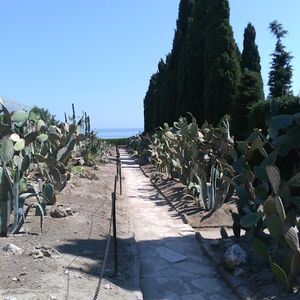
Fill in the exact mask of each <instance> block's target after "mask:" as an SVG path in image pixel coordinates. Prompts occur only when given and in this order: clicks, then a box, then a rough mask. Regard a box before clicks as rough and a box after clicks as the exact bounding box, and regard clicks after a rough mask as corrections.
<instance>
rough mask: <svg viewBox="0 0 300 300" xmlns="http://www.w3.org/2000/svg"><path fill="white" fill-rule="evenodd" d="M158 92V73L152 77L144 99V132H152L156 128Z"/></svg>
mask: <svg viewBox="0 0 300 300" xmlns="http://www.w3.org/2000/svg"><path fill="white" fill-rule="evenodd" d="M156 90H157V73H155V74H153V75H152V76H151V79H150V81H149V87H148V90H147V92H146V95H145V98H144V130H145V132H151V131H153V130H154V128H155V122H156V120H155V106H156V103H155V100H156V99H155V98H156Z"/></svg>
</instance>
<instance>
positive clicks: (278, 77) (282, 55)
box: [268, 20, 293, 98]
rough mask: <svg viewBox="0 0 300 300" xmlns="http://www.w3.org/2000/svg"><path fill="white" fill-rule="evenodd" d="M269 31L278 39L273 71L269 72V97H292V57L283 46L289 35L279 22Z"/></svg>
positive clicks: (271, 24) (272, 65) (273, 23)
mask: <svg viewBox="0 0 300 300" xmlns="http://www.w3.org/2000/svg"><path fill="white" fill-rule="evenodd" d="M269 29H270V30H271V32H272V33H273V35H274V36H275V38H276V40H277V41H276V46H275V51H274V53H272V63H271V71H270V72H269V82H268V85H269V88H270V94H269V97H271V98H275V97H281V96H285V95H291V94H292V91H291V86H292V76H293V67H292V65H291V60H292V58H293V57H292V56H291V54H290V52H287V51H286V50H285V48H286V47H285V46H284V45H283V44H282V41H281V40H282V38H284V37H285V36H286V35H287V33H288V32H287V31H286V30H284V29H283V26H282V24H280V23H278V21H277V20H275V21H273V22H271V23H270V25H269Z"/></svg>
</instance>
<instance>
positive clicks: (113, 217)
mask: <svg viewBox="0 0 300 300" xmlns="http://www.w3.org/2000/svg"><path fill="white" fill-rule="evenodd" d="M117 156H118V160H117V175H116V176H115V182H114V192H113V193H112V207H111V216H110V224H109V231H108V237H107V241H106V248H105V254H104V258H103V263H102V267H101V272H100V277H99V281H98V284H97V288H96V291H95V295H94V298H93V300H97V299H98V297H99V293H100V289H101V283H102V279H103V275H104V270H105V266H106V262H107V259H108V251H109V246H110V239H111V228H112V225H113V231H114V263H115V273H117V270H118V266H117V240H116V209H115V205H116V190H117V182H118V176H120V173H119V171H120V168H121V164H120V154H119V151H118V148H117ZM120 177H121V176H120ZM120 181H121V178H120Z"/></svg>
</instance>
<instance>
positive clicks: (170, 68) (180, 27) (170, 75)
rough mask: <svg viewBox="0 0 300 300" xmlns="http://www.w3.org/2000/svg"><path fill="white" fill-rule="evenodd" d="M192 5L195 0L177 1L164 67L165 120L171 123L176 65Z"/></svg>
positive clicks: (176, 81) (173, 110) (175, 88)
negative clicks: (173, 31)
mask: <svg viewBox="0 0 300 300" xmlns="http://www.w3.org/2000/svg"><path fill="white" fill-rule="evenodd" d="M194 5H195V0H181V1H180V3H179V13H178V19H177V22H176V30H175V35H174V39H173V47H172V51H171V53H170V56H169V59H168V62H167V66H166V69H165V76H164V84H163V91H162V97H164V101H165V107H166V117H167V118H166V121H167V122H168V123H169V124H172V123H173V121H175V120H176V119H177V117H178V116H177V114H176V103H177V84H178V65H179V60H180V57H181V56H182V51H183V47H184V43H185V38H186V36H187V34H188V31H189V25H190V23H191V18H192V16H193V10H194Z"/></svg>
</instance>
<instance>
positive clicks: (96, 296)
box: [93, 209, 113, 300]
mask: <svg viewBox="0 0 300 300" xmlns="http://www.w3.org/2000/svg"><path fill="white" fill-rule="evenodd" d="M112 220H113V209H112V210H111V216H110V224H109V231H108V237H107V241H106V248H105V254H104V258H103V263H102V267H101V272H100V277H99V281H98V285H97V288H96V291H95V295H94V297H93V300H97V299H98V297H99V293H100V288H101V282H102V278H103V275H104V270H105V266H106V261H107V258H108V251H109V245H110V238H111V227H112V226H111V225H112Z"/></svg>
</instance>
